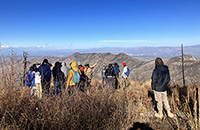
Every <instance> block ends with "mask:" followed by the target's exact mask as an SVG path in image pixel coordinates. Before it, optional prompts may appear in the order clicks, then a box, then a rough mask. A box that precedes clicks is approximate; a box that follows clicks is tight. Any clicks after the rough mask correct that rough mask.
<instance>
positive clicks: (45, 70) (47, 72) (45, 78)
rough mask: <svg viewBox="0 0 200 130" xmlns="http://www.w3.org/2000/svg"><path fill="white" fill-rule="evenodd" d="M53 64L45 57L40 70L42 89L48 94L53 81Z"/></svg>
mask: <svg viewBox="0 0 200 130" xmlns="http://www.w3.org/2000/svg"><path fill="white" fill-rule="evenodd" d="M50 66H51V64H50V63H49V62H48V60H47V59H44V60H43V62H42V65H41V66H40V67H39V72H40V75H41V84H42V90H43V92H45V93H46V94H49V88H50V82H51V69H50Z"/></svg>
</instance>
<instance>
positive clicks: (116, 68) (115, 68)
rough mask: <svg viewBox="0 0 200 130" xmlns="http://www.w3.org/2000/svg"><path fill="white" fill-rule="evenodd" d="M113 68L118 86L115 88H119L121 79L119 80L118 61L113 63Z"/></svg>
mask: <svg viewBox="0 0 200 130" xmlns="http://www.w3.org/2000/svg"><path fill="white" fill-rule="evenodd" d="M113 69H114V71H115V74H116V80H115V86H116V88H115V89H117V88H120V86H119V81H118V80H119V73H120V70H119V65H118V64H117V63H113Z"/></svg>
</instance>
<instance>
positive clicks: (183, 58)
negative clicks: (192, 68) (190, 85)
mask: <svg viewBox="0 0 200 130" xmlns="http://www.w3.org/2000/svg"><path fill="white" fill-rule="evenodd" d="M181 52H182V74H183V87H185V74H184V58H183V44H181Z"/></svg>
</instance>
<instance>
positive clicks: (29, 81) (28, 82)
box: [25, 72, 32, 87]
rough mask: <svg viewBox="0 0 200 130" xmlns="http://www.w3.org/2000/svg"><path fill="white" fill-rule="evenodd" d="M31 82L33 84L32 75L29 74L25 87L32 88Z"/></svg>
mask: <svg viewBox="0 0 200 130" xmlns="http://www.w3.org/2000/svg"><path fill="white" fill-rule="evenodd" d="M31 82H32V80H31V73H30V72H29V73H28V74H27V75H26V77H25V85H26V86H28V87H30V86H31Z"/></svg>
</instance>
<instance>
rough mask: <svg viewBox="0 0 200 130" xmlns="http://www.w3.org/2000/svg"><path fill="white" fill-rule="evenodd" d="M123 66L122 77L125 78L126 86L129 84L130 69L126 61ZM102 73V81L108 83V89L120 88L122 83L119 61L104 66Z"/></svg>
mask: <svg viewBox="0 0 200 130" xmlns="http://www.w3.org/2000/svg"><path fill="white" fill-rule="evenodd" d="M122 66H123V72H122V74H121V77H122V78H123V80H124V81H123V83H124V86H125V87H127V86H128V84H127V80H128V76H129V74H130V71H129V69H128V67H127V65H126V63H125V62H123V63H122ZM101 74H102V83H103V84H106V89H109V88H114V89H118V88H120V85H119V74H120V69H119V65H118V64H117V63H113V64H109V65H108V66H107V67H106V66H103V69H102V73H101Z"/></svg>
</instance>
